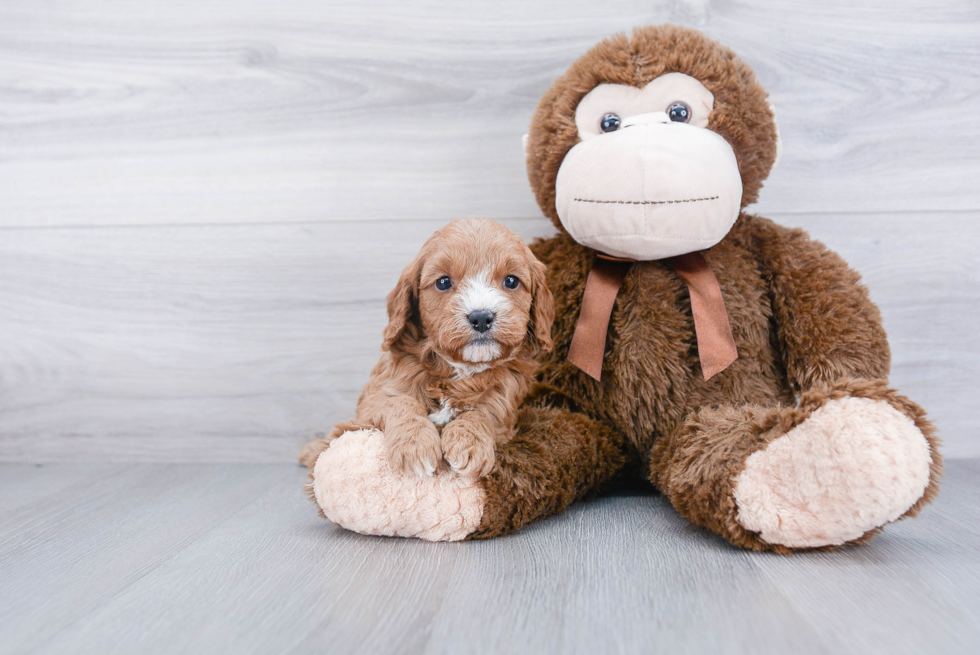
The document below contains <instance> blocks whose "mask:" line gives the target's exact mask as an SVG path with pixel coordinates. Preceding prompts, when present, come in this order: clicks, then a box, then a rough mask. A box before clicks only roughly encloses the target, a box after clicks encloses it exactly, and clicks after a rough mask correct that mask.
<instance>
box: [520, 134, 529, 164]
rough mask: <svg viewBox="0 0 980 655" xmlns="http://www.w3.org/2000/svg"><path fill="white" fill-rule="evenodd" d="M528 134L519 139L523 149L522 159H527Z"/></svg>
mask: <svg viewBox="0 0 980 655" xmlns="http://www.w3.org/2000/svg"><path fill="white" fill-rule="evenodd" d="M530 136H531V135H530V134H525V135H524V136H523V137H521V145H522V146H523V147H524V159H527V140H528V139H529V138H530Z"/></svg>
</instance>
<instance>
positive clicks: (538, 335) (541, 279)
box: [528, 251, 555, 353]
mask: <svg viewBox="0 0 980 655" xmlns="http://www.w3.org/2000/svg"><path fill="white" fill-rule="evenodd" d="M529 254H530V251H529ZM529 263H530V265H531V285H532V288H533V293H534V295H533V297H532V300H531V325H529V326H528V334H529V335H530V336H532V337H533V340H534V342H536V343H537V347H538V348H539V349H541V350H542V351H544V352H546V353H547V352H551V349H552V348H553V347H554V343H552V341H551V324H552V323H554V321H555V297H554V296H553V295H551V290H550V289H548V284H547V282H546V281H545V272H546V271H547V269H546V268H545V265H544V264H542V263H541V262H539V261H538V260H537V259H536V258H535V257H534V255H531V256H530V261H529Z"/></svg>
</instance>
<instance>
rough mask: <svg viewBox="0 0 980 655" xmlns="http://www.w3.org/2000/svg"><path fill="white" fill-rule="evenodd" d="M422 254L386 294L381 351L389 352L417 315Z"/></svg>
mask: <svg viewBox="0 0 980 655" xmlns="http://www.w3.org/2000/svg"><path fill="white" fill-rule="evenodd" d="M422 259H423V258H422V253H421V252H420V253H419V254H418V256H416V257H415V260H414V261H412V263H411V264H409V265H408V266H406V267H405V270H404V271H402V274H401V277H400V278H398V284H396V285H395V288H394V289H392V290H391V293H389V294H388V325H387V326H386V327H385V331H384V341H383V342H382V343H381V349H382V350H390V349H391V347H392V346H393V345H394V344H395V342H397V341H398V340H399V339H400V338H401V336H402V335H403V334H404V333H405V328H406V327H408V325H409V323H410V322H411V321H413V320H414V319H415V316H417V315H418V311H419V309H418V303H419V277H421V275H422Z"/></svg>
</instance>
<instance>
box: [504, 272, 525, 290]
mask: <svg viewBox="0 0 980 655" xmlns="http://www.w3.org/2000/svg"><path fill="white" fill-rule="evenodd" d="M504 286H505V287H507V288H508V289H516V288H517V287H519V286H521V281H520V280H518V279H517V278H516V277H514V276H513V275H508V276H507V277H505V278H504Z"/></svg>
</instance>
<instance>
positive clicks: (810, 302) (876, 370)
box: [753, 218, 891, 394]
mask: <svg viewBox="0 0 980 655" xmlns="http://www.w3.org/2000/svg"><path fill="white" fill-rule="evenodd" d="M753 220H754V221H755V222H756V225H755V227H756V230H755V235H756V244H757V247H758V248H759V253H760V256H761V260H762V263H763V266H764V272H765V275H766V277H767V278H768V281H769V289H770V294H771V299H772V311H773V321H774V322H775V328H776V338H777V340H778V346H779V350H780V352H781V354H782V359H783V363H784V365H785V366H786V374H787V377H788V379H789V381H790V384H791V385H792V387H793V391H794V392H796V393H797V394H799V393H802V392H804V391H806V390H807V389H810V388H811V387H812V386H813V385H814V384H816V383H821V382H823V383H831V382H833V381H835V380H838V379H840V378H843V377H850V378H865V379H872V380H874V379H886V378H887V377H888V371H889V367H890V360H891V354H890V351H889V348H888V341H887V338H886V336H885V330H884V328H883V327H882V325H881V313H880V312H879V311H878V308H877V307H876V306H875V305H874V303H872V302H871V299H870V298H869V297H868V290H867V288H865V286H864V285H863V284H862V283H861V276H860V275H858V274H857V272H855V271H854V270H852V269H851V268H850V267H848V265H847V264H846V263H845V262H844V260H843V259H841V257H840V256H839V255H837V254H836V253H834V252H833V251H831V250H829V249H828V248H827V247H826V246H824V245H823V244H822V243H820V242H818V241H814V240H812V239H810V237H809V236H808V235H807V234H806V232H804V231H803V230H799V229H788V228H784V227H780V226H777V225H775V224H773V223H772V222H770V221H768V220H765V219H758V218H754V219H753Z"/></svg>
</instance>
